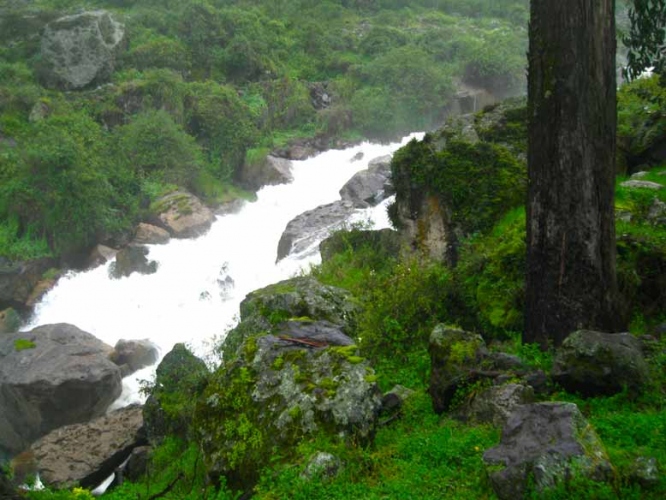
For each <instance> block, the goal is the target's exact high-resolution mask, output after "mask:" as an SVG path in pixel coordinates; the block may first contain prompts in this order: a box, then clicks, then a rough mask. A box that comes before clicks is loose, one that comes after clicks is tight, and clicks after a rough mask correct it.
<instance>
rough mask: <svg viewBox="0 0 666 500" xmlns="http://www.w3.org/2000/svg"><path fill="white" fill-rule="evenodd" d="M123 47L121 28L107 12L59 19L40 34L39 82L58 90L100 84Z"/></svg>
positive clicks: (92, 12) (111, 68)
mask: <svg viewBox="0 0 666 500" xmlns="http://www.w3.org/2000/svg"><path fill="white" fill-rule="evenodd" d="M125 45H126V43H125V27H124V26H123V25H122V24H121V23H119V22H117V21H116V20H115V19H114V18H113V17H112V16H111V14H110V13H109V12H107V11H104V10H98V11H89V12H82V13H81V14H76V15H72V16H65V17H61V18H60V19H57V20H55V21H53V22H51V23H49V24H48V25H47V26H46V28H44V32H43V33H42V44H41V64H40V67H39V76H40V79H41V81H42V83H43V84H44V85H45V86H47V87H51V88H58V89H61V90H77V89H82V88H84V87H87V86H89V85H93V84H99V83H104V82H105V81H107V80H108V79H109V77H110V76H111V74H112V73H113V70H114V67H115V61H116V57H117V55H118V54H119V53H120V51H121V50H122V49H124V47H125Z"/></svg>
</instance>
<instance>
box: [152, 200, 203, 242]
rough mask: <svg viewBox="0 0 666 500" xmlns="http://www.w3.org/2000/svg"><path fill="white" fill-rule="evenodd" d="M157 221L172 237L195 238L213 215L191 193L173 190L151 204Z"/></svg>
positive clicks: (200, 233)
mask: <svg viewBox="0 0 666 500" xmlns="http://www.w3.org/2000/svg"><path fill="white" fill-rule="evenodd" d="M150 208H151V211H153V212H154V213H155V214H157V218H158V220H159V223H160V224H161V225H162V226H164V229H166V230H167V231H168V232H169V234H171V236H173V237H174V238H196V237H197V236H201V235H202V234H204V233H206V232H207V231H208V230H209V229H210V226H211V225H212V224H213V222H214V221H215V215H214V214H213V212H211V210H210V209H209V208H208V207H206V206H204V204H203V203H201V200H199V198H197V197H196V196H194V195H193V194H190V193H186V192H184V191H175V192H173V193H169V194H167V195H166V196H163V197H162V198H160V199H159V200H157V201H156V202H155V203H153V204H152V205H151V207H150Z"/></svg>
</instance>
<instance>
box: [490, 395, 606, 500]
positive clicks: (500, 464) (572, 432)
mask: <svg viewBox="0 0 666 500" xmlns="http://www.w3.org/2000/svg"><path fill="white" fill-rule="evenodd" d="M483 460H484V462H485V464H486V467H487V470H488V477H489V479H490V483H491V484H492V487H493V490H495V493H496V494H497V496H498V498H499V499H500V500H515V499H518V498H526V495H527V494H528V493H530V491H529V487H530V486H529V482H530V481H531V482H532V485H531V487H533V488H534V489H535V490H536V492H541V491H544V490H548V489H550V488H553V487H555V486H556V485H558V484H566V483H568V482H569V481H573V480H575V479H577V478H580V477H586V478H589V479H592V480H596V481H604V480H607V479H609V478H610V476H611V475H612V469H611V465H610V463H609V461H608V457H607V455H606V451H605V450H604V447H603V445H602V443H601V441H600V440H599V437H598V436H597V435H596V433H595V432H594V430H593V429H592V427H591V426H590V425H589V424H588V423H587V422H586V421H585V419H584V418H583V415H582V414H581V413H580V411H579V410H578V407H577V406H576V405H575V404H573V403H538V404H529V405H522V406H519V407H518V409H517V410H516V411H514V412H513V413H512V415H511V417H510V418H509V420H508V422H507V424H506V425H505V426H504V429H503V430H502V438H501V441H500V444H499V445H498V446H496V447H494V448H491V449H489V450H487V451H486V452H485V453H484V455H483Z"/></svg>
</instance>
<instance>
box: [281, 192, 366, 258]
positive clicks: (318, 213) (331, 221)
mask: <svg viewBox="0 0 666 500" xmlns="http://www.w3.org/2000/svg"><path fill="white" fill-rule="evenodd" d="M354 210H355V208H354V205H353V203H352V202H350V201H345V200H338V201H334V202H333V203H328V204H326V205H321V206H319V207H317V208H315V209H313V210H308V211H307V212H303V213H302V214H301V215H298V216H297V217H295V218H294V219H292V220H291V221H289V223H288V224H287V227H286V228H285V230H284V231H283V233H282V236H281V237H280V241H279V242H278V248H277V261H278V262H279V261H280V260H282V259H284V258H285V257H287V256H288V255H290V254H292V253H300V252H304V251H305V250H307V249H308V248H311V247H312V246H313V245H314V244H315V242H317V241H320V240H322V239H324V238H325V237H326V236H328V235H329V234H330V233H331V232H332V231H333V230H334V229H336V228H339V227H340V226H341V225H342V223H343V222H344V221H346V220H347V219H348V218H349V216H350V215H351V214H352V213H354Z"/></svg>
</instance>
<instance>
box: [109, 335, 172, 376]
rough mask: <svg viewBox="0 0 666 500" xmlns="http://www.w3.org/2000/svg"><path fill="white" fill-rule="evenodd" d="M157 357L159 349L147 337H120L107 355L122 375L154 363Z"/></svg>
mask: <svg viewBox="0 0 666 500" xmlns="http://www.w3.org/2000/svg"><path fill="white" fill-rule="evenodd" d="M159 357H160V352H159V349H158V348H157V346H156V345H155V344H153V343H152V342H151V341H150V340H148V339H143V340H124V339H120V340H119V341H118V342H116V345H115V347H114V348H113V352H112V353H111V354H110V355H109V359H110V360H111V361H113V362H114V363H115V364H117V365H118V366H119V367H120V369H121V371H122V375H123V377H126V376H128V375H131V374H132V373H134V372H135V371H137V370H140V369H141V368H145V367H146V366H151V365H154V364H155V363H157V360H158V359H159Z"/></svg>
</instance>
